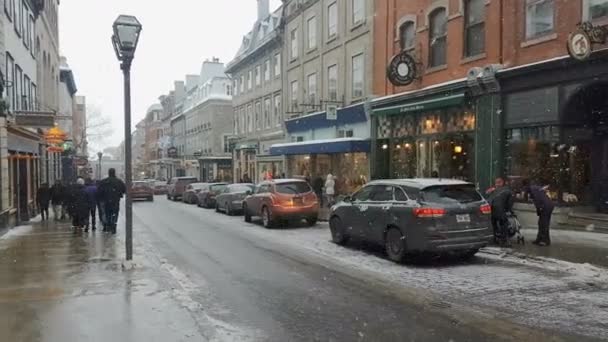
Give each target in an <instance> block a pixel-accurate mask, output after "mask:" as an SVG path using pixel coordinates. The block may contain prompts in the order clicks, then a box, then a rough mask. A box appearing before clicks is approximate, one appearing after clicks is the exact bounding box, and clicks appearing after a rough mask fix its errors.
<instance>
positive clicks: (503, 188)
mask: <svg viewBox="0 0 608 342" xmlns="http://www.w3.org/2000/svg"><path fill="white" fill-rule="evenodd" d="M488 202H490V206H491V207H492V228H493V229H494V241H495V242H496V243H498V244H500V245H508V238H509V236H508V232H507V228H508V219H507V214H509V213H513V193H512V192H511V189H510V188H509V187H508V186H507V185H506V184H505V180H504V178H502V177H498V178H496V180H495V181H494V188H492V189H491V190H490V196H489V198H488Z"/></svg>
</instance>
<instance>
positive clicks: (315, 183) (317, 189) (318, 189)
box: [312, 176, 325, 207]
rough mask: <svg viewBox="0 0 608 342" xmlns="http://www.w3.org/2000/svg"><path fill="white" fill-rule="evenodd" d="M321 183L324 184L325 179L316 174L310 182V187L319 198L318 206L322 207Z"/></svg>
mask: <svg viewBox="0 0 608 342" xmlns="http://www.w3.org/2000/svg"><path fill="white" fill-rule="evenodd" d="M323 185H325V181H324V180H323V177H321V176H317V178H315V180H314V181H313V182H312V189H313V190H314V191H315V194H316V195H317V198H318V199H319V206H321V207H323Z"/></svg>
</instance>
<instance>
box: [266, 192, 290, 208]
mask: <svg viewBox="0 0 608 342" xmlns="http://www.w3.org/2000/svg"><path fill="white" fill-rule="evenodd" d="M270 199H271V200H272V204H273V205H278V206H280V207H293V198H287V199H281V198H280V197H278V196H274V195H271V196H270Z"/></svg>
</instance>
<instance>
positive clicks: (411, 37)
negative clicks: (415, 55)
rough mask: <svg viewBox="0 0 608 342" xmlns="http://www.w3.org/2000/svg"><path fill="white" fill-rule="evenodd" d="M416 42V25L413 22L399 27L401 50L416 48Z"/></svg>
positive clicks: (407, 22)
mask: <svg viewBox="0 0 608 342" xmlns="http://www.w3.org/2000/svg"><path fill="white" fill-rule="evenodd" d="M415 42H416V25H415V24H414V22H413V21H406V22H405V23H403V24H402V25H401V26H400V27H399V44H400V45H401V50H410V49H413V48H414V44H415Z"/></svg>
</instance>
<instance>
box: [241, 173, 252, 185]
mask: <svg viewBox="0 0 608 342" xmlns="http://www.w3.org/2000/svg"><path fill="white" fill-rule="evenodd" d="M241 183H251V178H249V175H248V174H246V173H245V174H244V175H243V179H242V181H241Z"/></svg>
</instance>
